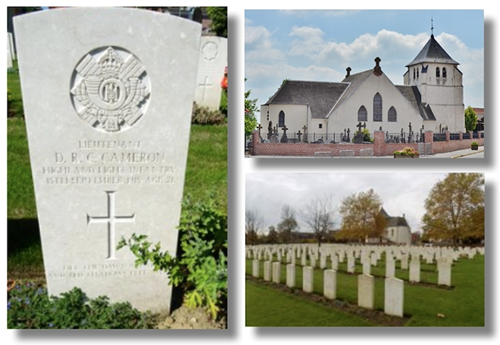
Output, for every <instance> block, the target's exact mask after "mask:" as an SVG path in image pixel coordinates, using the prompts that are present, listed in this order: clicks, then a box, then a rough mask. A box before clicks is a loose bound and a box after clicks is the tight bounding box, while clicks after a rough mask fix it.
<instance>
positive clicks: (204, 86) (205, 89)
mask: <svg viewBox="0 0 500 345" xmlns="http://www.w3.org/2000/svg"><path fill="white" fill-rule="evenodd" d="M198 86H200V87H202V88H203V98H202V99H203V100H205V98H206V95H207V88H209V87H212V86H213V84H210V83H209V82H208V76H205V82H204V83H201V84H199V85H198Z"/></svg>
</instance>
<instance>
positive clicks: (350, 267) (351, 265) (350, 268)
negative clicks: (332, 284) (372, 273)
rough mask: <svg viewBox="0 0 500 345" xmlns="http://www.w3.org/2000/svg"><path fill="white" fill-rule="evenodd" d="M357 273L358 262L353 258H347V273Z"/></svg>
mask: <svg viewBox="0 0 500 345" xmlns="http://www.w3.org/2000/svg"><path fill="white" fill-rule="evenodd" d="M355 271H356V261H355V259H354V257H353V256H350V255H349V256H347V272H348V273H354V272H355Z"/></svg>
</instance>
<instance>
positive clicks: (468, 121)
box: [465, 105, 477, 132]
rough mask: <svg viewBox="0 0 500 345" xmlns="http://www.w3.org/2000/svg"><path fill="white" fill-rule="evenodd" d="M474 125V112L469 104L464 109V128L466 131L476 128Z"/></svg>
mask: <svg viewBox="0 0 500 345" xmlns="http://www.w3.org/2000/svg"><path fill="white" fill-rule="evenodd" d="M476 125H477V115H476V112H475V111H474V109H472V108H471V106H470V105H469V106H468V107H467V109H465V130H466V131H467V132H470V131H473V130H475V129H476Z"/></svg>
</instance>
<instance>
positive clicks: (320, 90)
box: [264, 80, 349, 118]
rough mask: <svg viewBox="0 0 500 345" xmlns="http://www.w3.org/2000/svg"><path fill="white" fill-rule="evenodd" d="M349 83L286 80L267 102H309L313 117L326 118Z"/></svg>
mask: <svg viewBox="0 0 500 345" xmlns="http://www.w3.org/2000/svg"><path fill="white" fill-rule="evenodd" d="M348 86H349V84H346V83H329V82H317V81H301V80H286V81H285V82H284V83H283V85H282V86H281V87H280V88H279V90H278V91H276V93H275V94H274V95H273V96H272V97H271V98H270V99H269V101H267V103H265V104H264V105H269V104H308V105H309V107H310V109H311V116H312V117H313V118H325V117H326V115H328V113H329V112H330V110H331V109H332V108H333V106H334V105H335V103H336V102H337V101H338V99H339V98H340V96H341V95H342V94H343V93H344V91H345V89H347V87H348Z"/></svg>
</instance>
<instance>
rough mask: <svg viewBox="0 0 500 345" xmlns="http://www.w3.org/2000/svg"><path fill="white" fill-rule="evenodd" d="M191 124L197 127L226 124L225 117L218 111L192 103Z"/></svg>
mask: <svg viewBox="0 0 500 345" xmlns="http://www.w3.org/2000/svg"><path fill="white" fill-rule="evenodd" d="M191 123H193V124H197V125H222V124H224V123H226V115H225V114H223V113H222V112H221V111H220V110H210V109H209V108H208V107H204V106H200V105H198V104H196V103H194V104H193V113H192V115H191Z"/></svg>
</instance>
